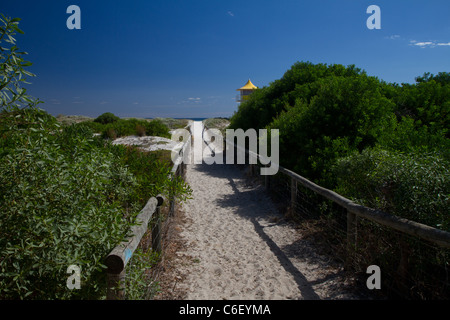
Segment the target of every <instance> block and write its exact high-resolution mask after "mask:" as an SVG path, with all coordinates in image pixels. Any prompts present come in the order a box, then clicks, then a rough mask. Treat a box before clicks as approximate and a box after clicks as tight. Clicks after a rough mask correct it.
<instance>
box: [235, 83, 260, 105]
mask: <svg viewBox="0 0 450 320" xmlns="http://www.w3.org/2000/svg"><path fill="white" fill-rule="evenodd" d="M255 89H258V87H257V86H255V85H254V84H253V83H252V82H251V81H250V79H248V81H247V83H246V84H245V85H244V86H243V87H241V88H239V89H237V90H236V91H240V93H241V94H240V95H238V97H237V99H236V101H237V102H244V101H246V100H247V99H248V97H249V96H250V95H251V94H252V92H253V91H254V90H255Z"/></svg>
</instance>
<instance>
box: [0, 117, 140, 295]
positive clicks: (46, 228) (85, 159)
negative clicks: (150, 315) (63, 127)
mask: <svg viewBox="0 0 450 320" xmlns="http://www.w3.org/2000/svg"><path fill="white" fill-rule="evenodd" d="M2 120H3V121H2V123H1V127H2V130H3V131H5V132H6V136H7V138H6V139H5V140H7V141H6V142H5V140H2V141H3V143H2V144H3V145H4V146H6V148H4V149H3V151H4V152H3V156H2V158H1V159H0V207H1V208H2V213H1V215H0V220H1V221H0V228H1V231H0V232H1V234H2V237H1V238H0V252H1V257H2V259H1V260H0V272H1V273H0V297H2V298H13V299H16V298H25V297H28V298H33V299H52V298H53V299H67V298H73V297H77V296H82V297H84V298H89V297H96V296H98V295H101V294H102V293H104V290H103V289H104V286H103V285H104V281H100V278H101V277H102V275H103V272H102V271H103V268H104V267H103V265H102V261H103V259H104V257H105V256H106V255H107V254H108V253H109V251H110V250H111V249H112V248H113V247H114V246H115V245H116V244H117V243H118V242H119V241H120V240H121V239H122V238H123V236H124V235H125V234H126V232H127V230H128V229H129V227H130V224H131V223H132V220H133V216H134V215H135V214H136V213H137V212H138V208H137V207H134V208H132V209H131V207H130V209H131V210H130V212H128V213H127V214H125V212H124V203H128V202H129V194H128V192H129V191H128V189H129V188H133V187H134V186H135V185H136V179H135V178H134V176H133V174H131V173H130V172H129V171H128V169H127V168H126V167H124V166H122V165H120V159H118V158H117V157H116V156H114V155H113V154H112V153H111V152H110V151H109V150H108V149H107V148H103V147H100V142H98V141H94V140H93V139H92V138H91V137H90V136H88V135H87V134H85V133H84V134H83V133H80V132H77V131H76V130H73V129H69V130H71V132H64V131H63V132H62V133H59V128H58V127H55V126H54V124H52V123H48V122H46V121H45V117H41V116H40V112H37V113H36V114H32V112H31V110H26V111H24V112H22V111H19V110H17V112H16V115H15V116H14V119H8V120H10V121H6V118H3V119H2ZM11 120H13V121H11ZM27 123H28V124H29V126H27ZM36 126H37V127H36ZM130 205H131V203H130ZM72 264H75V265H78V266H80V267H81V269H82V273H81V275H82V284H83V285H82V288H83V290H80V291H78V290H73V291H71V290H68V289H67V288H66V279H67V273H66V270H67V268H68V266H69V265H72Z"/></svg>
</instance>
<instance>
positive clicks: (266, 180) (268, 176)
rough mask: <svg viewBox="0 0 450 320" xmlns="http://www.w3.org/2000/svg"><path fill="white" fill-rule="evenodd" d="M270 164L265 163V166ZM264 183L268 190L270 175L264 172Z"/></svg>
mask: <svg viewBox="0 0 450 320" xmlns="http://www.w3.org/2000/svg"><path fill="white" fill-rule="evenodd" d="M269 166H270V165H269V164H268V165H266V167H269ZM264 185H265V186H266V190H267V191H269V190H270V175H269V174H266V175H265V176H264Z"/></svg>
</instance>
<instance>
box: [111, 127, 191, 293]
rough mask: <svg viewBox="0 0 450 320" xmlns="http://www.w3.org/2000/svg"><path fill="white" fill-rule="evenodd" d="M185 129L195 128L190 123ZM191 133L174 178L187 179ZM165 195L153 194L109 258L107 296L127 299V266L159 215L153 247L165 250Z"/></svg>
mask: <svg viewBox="0 0 450 320" xmlns="http://www.w3.org/2000/svg"><path fill="white" fill-rule="evenodd" d="M185 129H187V130H189V131H191V128H190V125H189V126H187V127H186V128H185ZM191 141H192V139H191V136H189V137H188V139H187V141H185V143H184V144H183V146H182V147H181V148H180V150H179V151H178V157H177V158H176V160H175V161H174V165H173V167H172V169H171V173H170V174H171V179H175V178H176V177H179V176H181V177H182V178H183V179H184V175H185V171H186V164H185V163H184V162H183V157H184V156H185V154H188V153H189V152H190V147H191V143H192V142H191ZM168 201H169V203H168V205H169V217H171V216H173V215H174V213H175V209H176V201H177V199H176V192H175V190H170V191H169V199H168ZM164 202H165V199H164V197H163V196H162V195H158V196H156V197H152V198H150V199H149V200H148V202H147V204H146V205H145V207H144V208H143V209H142V210H141V212H140V213H139V214H138V216H137V217H136V225H134V226H133V227H132V228H131V230H130V237H129V238H127V239H126V240H125V241H123V242H122V243H120V244H119V245H117V246H116V247H115V248H114V249H113V250H112V251H111V253H110V254H109V255H108V256H107V257H106V259H105V265H106V266H107V271H106V272H107V292H106V299H107V300H123V299H124V298H125V289H126V288H125V277H126V266H127V264H128V262H129V261H130V259H131V258H132V256H133V253H134V252H135V250H136V248H137V247H138V245H139V243H140V242H141V239H142V238H143V237H144V235H145V234H146V232H147V231H148V226H149V223H150V221H151V220H152V218H156V219H155V220H156V221H155V223H154V226H153V228H152V229H151V239H152V244H151V247H152V250H154V251H155V252H158V253H161V252H162V251H163V246H162V242H161V238H162V234H163V232H162V229H163V226H162V219H161V206H162V205H163V204H164Z"/></svg>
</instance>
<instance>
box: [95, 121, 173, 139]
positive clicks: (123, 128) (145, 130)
mask: <svg viewBox="0 0 450 320" xmlns="http://www.w3.org/2000/svg"><path fill="white" fill-rule="evenodd" d="M132 135H138V136H142V135H148V136H159V137H166V138H170V133H169V128H168V127H167V126H166V125H164V124H163V123H162V122H161V121H160V120H152V121H150V122H148V121H146V120H139V119H120V120H118V121H116V122H113V123H109V124H106V125H105V126H104V127H103V129H102V136H103V137H104V138H110V139H115V138H117V137H124V136H132Z"/></svg>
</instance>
